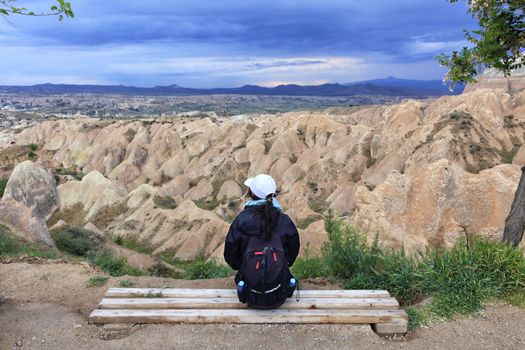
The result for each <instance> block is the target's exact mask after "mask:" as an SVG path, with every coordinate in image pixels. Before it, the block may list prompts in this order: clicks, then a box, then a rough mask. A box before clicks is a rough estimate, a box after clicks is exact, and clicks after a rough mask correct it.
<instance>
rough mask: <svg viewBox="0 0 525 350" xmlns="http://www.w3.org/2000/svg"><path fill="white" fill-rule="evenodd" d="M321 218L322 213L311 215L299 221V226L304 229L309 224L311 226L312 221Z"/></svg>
mask: <svg viewBox="0 0 525 350" xmlns="http://www.w3.org/2000/svg"><path fill="white" fill-rule="evenodd" d="M320 219H322V216H321V215H310V216H308V217H307V218H306V219H304V220H302V221H299V222H298V223H297V228H299V229H301V230H304V229H306V228H307V227H308V226H310V224H311V223H313V222H316V221H317V220H320Z"/></svg>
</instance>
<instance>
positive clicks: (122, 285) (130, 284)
mask: <svg viewBox="0 0 525 350" xmlns="http://www.w3.org/2000/svg"><path fill="white" fill-rule="evenodd" d="M118 286H119V287H120V288H132V287H135V283H133V282H131V281H128V280H122V281H120V282H119V283H118Z"/></svg>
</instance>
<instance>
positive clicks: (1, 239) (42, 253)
mask: <svg viewBox="0 0 525 350" xmlns="http://www.w3.org/2000/svg"><path fill="white" fill-rule="evenodd" d="M18 255H27V256H34V257H43V258H49V259H57V258H58V257H59V254H58V251H57V250H56V249H54V248H51V247H48V246H47V245H45V244H43V243H37V242H30V241H27V240H25V239H23V238H21V237H17V236H15V235H14V234H13V233H12V232H11V231H10V230H9V229H8V228H7V227H5V226H2V225H0V256H18Z"/></svg>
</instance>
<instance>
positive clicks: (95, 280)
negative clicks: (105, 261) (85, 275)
mask: <svg viewBox="0 0 525 350" xmlns="http://www.w3.org/2000/svg"><path fill="white" fill-rule="evenodd" d="M108 279H109V277H105V276H94V277H91V278H90V279H89V280H88V281H87V282H86V287H88V288H91V287H100V286H103V285H105V284H106V282H107V281H108Z"/></svg>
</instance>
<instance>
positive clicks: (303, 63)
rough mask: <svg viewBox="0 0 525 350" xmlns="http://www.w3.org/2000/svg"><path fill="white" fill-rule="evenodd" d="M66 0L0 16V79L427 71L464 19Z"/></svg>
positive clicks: (256, 5)
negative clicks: (49, 13)
mask: <svg viewBox="0 0 525 350" xmlns="http://www.w3.org/2000/svg"><path fill="white" fill-rule="evenodd" d="M24 1H25V0H19V2H18V3H19V4H20V5H25V4H24ZM51 2H52V1H51V0H38V1H37V2H36V3H37V4H39V5H40V6H41V7H44V8H45V6H49V4H50V3H51ZM71 2H72V4H73V8H74V11H75V18H74V19H66V20H64V21H63V22H58V21H57V20H56V18H38V19H35V18H24V17H16V16H11V17H10V21H11V22H12V23H13V24H14V26H13V25H10V24H8V23H7V22H5V21H4V22H3V23H2V22H1V21H0V45H2V55H0V73H3V74H2V78H1V80H0V84H1V83H4V84H5V83H17V82H18V83H24V84H26V83H30V82H47V81H50V82H94V83H96V82H101V83H125V84H137V85H149V86H152V85H157V84H169V83H177V84H179V85H187V86H196V87H209V86H221V85H227V86H233V85H242V84H246V83H261V84H268V85H270V84H278V83H286V82H294V83H310V84H314V83H322V82H334V81H337V82H348V81H352V80H356V79H367V78H377V77H382V76H386V75H398V76H400V77H407V78H421V79H429V78H439V77H440V76H442V74H443V70H442V69H440V68H439V67H438V65H437V63H436V62H435V60H434V56H435V55H436V54H438V53H440V52H449V51H451V50H453V49H458V48H460V47H461V46H463V45H464V44H465V42H464V38H463V33H462V29H463V28H471V27H472V26H473V23H474V22H473V20H472V19H471V18H470V17H469V15H467V14H466V6H465V4H464V3H463V2H459V3H457V4H450V3H449V2H448V1H446V0H393V1H385V0H359V1H355V0H346V1H339V0H317V1H313V0H295V1H291V0H264V1H263V0H258V1H254V0H242V1H241V0H229V1H219V0H199V1H195V0H192V1H189V0H177V1H166V0H164V1H161V0H149V1H144V0H141V1H138V0H111V1H102V0H71ZM44 5H45V6H44ZM28 6H29V5H28ZM36 58H38V59H36Z"/></svg>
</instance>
